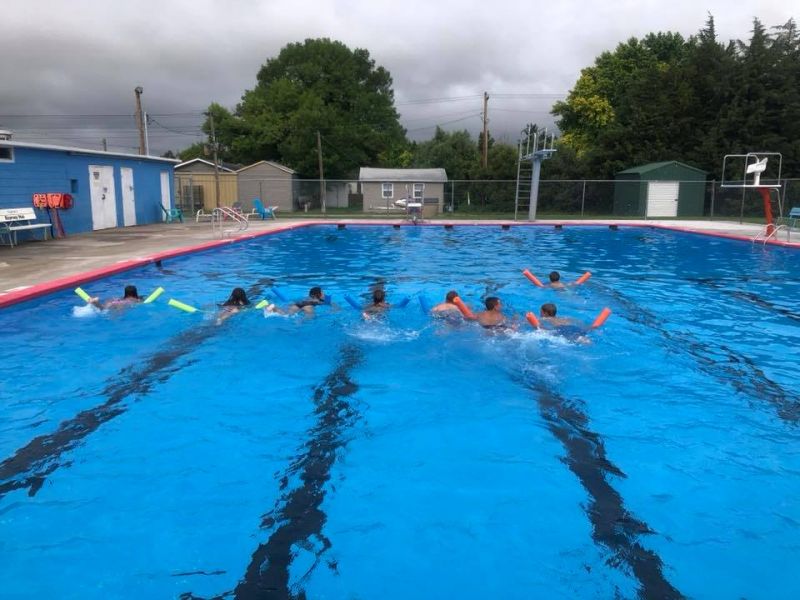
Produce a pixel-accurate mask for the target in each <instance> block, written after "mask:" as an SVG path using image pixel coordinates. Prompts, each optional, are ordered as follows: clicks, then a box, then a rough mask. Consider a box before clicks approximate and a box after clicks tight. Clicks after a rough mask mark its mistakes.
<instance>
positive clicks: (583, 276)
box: [575, 271, 592, 285]
mask: <svg viewBox="0 0 800 600" xmlns="http://www.w3.org/2000/svg"><path fill="white" fill-rule="evenodd" d="M591 276H592V274H591V273H590V272H589V271H586V273H584V274H583V275H581V276H580V277H578V280H577V281H576V282H575V285H580V284H582V283H583V282H584V281H586V280H587V279H589V277H591Z"/></svg>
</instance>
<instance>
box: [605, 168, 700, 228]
mask: <svg viewBox="0 0 800 600" xmlns="http://www.w3.org/2000/svg"><path fill="white" fill-rule="evenodd" d="M706 176H707V173H706V172H705V171H703V170H701V169H696V168H695V167H690V166H689V165H685V164H683V163H680V162H678V161H675V160H670V161H666V162H655V163H648V164H646V165H641V166H639V167H633V168H631V169H625V170H624V171H620V172H619V173H617V177H616V180H615V184H614V214H615V215H620V216H631V217H647V218H664V217H701V216H703V207H704V205H705V181H706Z"/></svg>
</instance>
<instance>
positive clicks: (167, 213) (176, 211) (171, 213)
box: [159, 204, 183, 223]
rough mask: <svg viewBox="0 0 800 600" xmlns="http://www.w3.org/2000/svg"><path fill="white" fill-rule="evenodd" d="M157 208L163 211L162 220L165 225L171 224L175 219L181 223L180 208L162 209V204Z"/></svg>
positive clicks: (181, 214)
mask: <svg viewBox="0 0 800 600" xmlns="http://www.w3.org/2000/svg"><path fill="white" fill-rule="evenodd" d="M159 206H160V207H161V210H163V211H164V219H165V220H166V222H167V223H172V222H173V221H175V220H176V219H177V220H178V221H180V222H181V223H183V211H182V210H181V209H180V208H164V205H163V204H159Z"/></svg>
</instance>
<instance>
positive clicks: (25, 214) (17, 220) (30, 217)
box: [0, 208, 52, 248]
mask: <svg viewBox="0 0 800 600" xmlns="http://www.w3.org/2000/svg"><path fill="white" fill-rule="evenodd" d="M51 227H52V225H51V224H50V223H37V222H36V211H34V210H33V208H0V236H3V235H7V236H8V243H9V244H10V245H11V247H12V248H13V247H14V246H15V245H16V244H17V232H18V231H30V230H33V229H42V230H44V239H47V235H48V231H50V228H51Z"/></svg>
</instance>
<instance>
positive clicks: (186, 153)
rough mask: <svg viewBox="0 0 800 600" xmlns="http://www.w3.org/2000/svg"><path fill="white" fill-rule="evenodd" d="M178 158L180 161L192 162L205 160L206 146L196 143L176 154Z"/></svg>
mask: <svg viewBox="0 0 800 600" xmlns="http://www.w3.org/2000/svg"><path fill="white" fill-rule="evenodd" d="M178 158H180V159H181V160H182V161H184V162H185V161H187V160H192V159H193V158H207V156H206V144H205V143H204V142H196V143H194V144H192V145H191V146H189V147H188V148H184V149H183V150H181V151H180V152H178Z"/></svg>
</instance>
